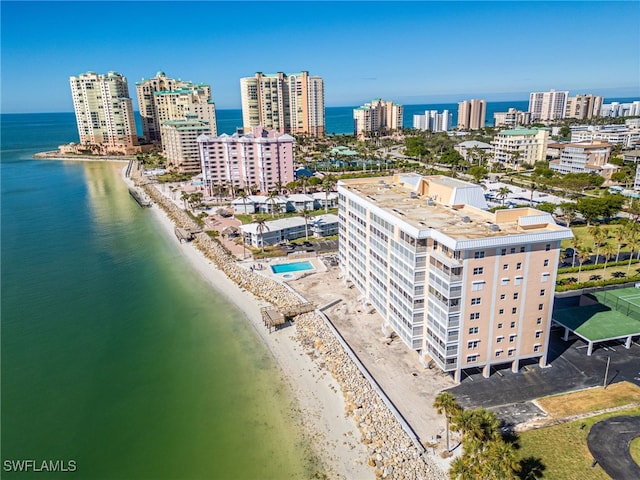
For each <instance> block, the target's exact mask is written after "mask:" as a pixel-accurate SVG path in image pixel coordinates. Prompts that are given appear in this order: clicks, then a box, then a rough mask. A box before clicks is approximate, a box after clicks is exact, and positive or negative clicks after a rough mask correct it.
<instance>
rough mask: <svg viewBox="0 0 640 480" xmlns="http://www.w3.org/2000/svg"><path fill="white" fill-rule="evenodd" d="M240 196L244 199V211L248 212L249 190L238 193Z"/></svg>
mask: <svg viewBox="0 0 640 480" xmlns="http://www.w3.org/2000/svg"><path fill="white" fill-rule="evenodd" d="M238 197H240V198H241V199H242V213H244V214H246V213H247V198H248V197H249V195H247V192H245V191H242V192H240V193H239V194H238Z"/></svg>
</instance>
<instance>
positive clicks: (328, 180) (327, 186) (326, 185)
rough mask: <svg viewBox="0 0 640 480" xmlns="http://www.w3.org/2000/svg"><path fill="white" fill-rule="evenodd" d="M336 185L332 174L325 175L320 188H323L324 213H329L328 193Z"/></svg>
mask: <svg viewBox="0 0 640 480" xmlns="http://www.w3.org/2000/svg"><path fill="white" fill-rule="evenodd" d="M335 185H336V179H335V177H333V176H332V175H327V176H326V177H324V179H323V181H322V189H323V190H324V213H329V194H330V193H331V192H332V191H333V187H335Z"/></svg>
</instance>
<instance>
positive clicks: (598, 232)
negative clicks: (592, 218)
mask: <svg viewBox="0 0 640 480" xmlns="http://www.w3.org/2000/svg"><path fill="white" fill-rule="evenodd" d="M589 233H590V234H591V236H592V237H593V243H594V245H595V247H596V261H595V265H597V264H598V257H599V256H600V247H601V246H602V244H603V242H604V241H605V240H606V239H607V238H609V235H608V231H607V230H606V229H604V228H601V227H600V225H593V226H592V227H589Z"/></svg>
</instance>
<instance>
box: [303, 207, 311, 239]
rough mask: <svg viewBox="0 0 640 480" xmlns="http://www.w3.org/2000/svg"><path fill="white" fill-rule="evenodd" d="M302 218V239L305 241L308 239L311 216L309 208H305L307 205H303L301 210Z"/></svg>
mask: <svg viewBox="0 0 640 480" xmlns="http://www.w3.org/2000/svg"><path fill="white" fill-rule="evenodd" d="M301 213H302V218H304V239H305V241H307V242H308V241H309V218H311V215H309V210H307V207H305V208H304V209H303V210H302V212H301Z"/></svg>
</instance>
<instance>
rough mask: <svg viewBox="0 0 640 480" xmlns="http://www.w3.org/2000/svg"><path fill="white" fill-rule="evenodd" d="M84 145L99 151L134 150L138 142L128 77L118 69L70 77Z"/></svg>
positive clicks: (81, 140) (79, 131) (119, 151)
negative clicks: (103, 73) (105, 72)
mask: <svg viewBox="0 0 640 480" xmlns="http://www.w3.org/2000/svg"><path fill="white" fill-rule="evenodd" d="M69 83H70V84H71V96H72V97H73V109H74V111H75V114H76V123H77V125H78V135H79V136H80V143H81V144H82V145H86V146H91V147H94V148H95V151H96V152H99V153H116V152H117V153H132V152H133V151H135V150H136V149H135V148H134V147H135V146H136V145H138V135H137V133H136V124H135V118H134V116H133V105H132V103H131V98H129V87H128V84H127V79H126V78H125V77H123V76H122V75H120V74H119V73H117V72H109V73H107V74H106V75H101V74H97V73H94V72H87V73H83V74H81V75H78V76H73V77H70V78H69Z"/></svg>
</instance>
